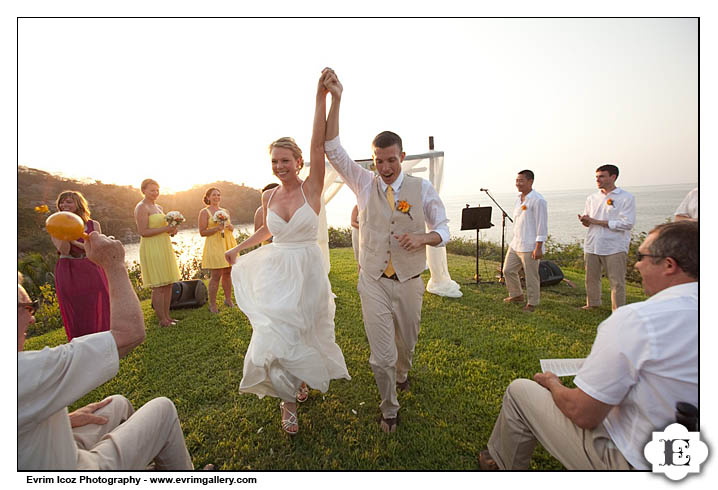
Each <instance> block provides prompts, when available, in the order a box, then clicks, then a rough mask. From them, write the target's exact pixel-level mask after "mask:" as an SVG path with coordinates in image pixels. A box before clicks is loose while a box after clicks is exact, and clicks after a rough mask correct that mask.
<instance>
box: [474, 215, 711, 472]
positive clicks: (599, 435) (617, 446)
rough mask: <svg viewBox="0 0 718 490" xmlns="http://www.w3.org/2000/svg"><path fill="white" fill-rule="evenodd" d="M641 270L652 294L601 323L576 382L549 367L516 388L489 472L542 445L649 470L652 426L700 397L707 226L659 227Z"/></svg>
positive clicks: (588, 465) (487, 462)
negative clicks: (646, 452) (701, 243)
mask: <svg viewBox="0 0 718 490" xmlns="http://www.w3.org/2000/svg"><path fill="white" fill-rule="evenodd" d="M636 268H637V269H638V271H639V272H640V273H641V277H642V278H643V287H644V289H645V291H646V294H648V295H649V296H650V298H649V299H647V300H646V301H642V302H639V303H632V304H630V305H626V306H623V307H621V308H619V309H617V310H616V311H614V312H613V314H612V315H611V316H610V317H609V318H607V319H606V320H605V321H604V322H603V323H601V324H600V325H599V327H598V332H597V335H596V340H595V342H594V344H593V346H592V348H591V353H590V354H589V356H588V357H587V358H586V360H585V361H584V363H583V366H582V367H581V368H580V369H579V371H578V374H577V375H576V378H575V380H574V382H575V384H576V388H567V387H565V386H564V385H563V384H561V381H560V380H559V378H558V377H557V376H556V375H555V374H554V373H552V372H548V371H547V372H545V373H538V374H536V375H534V381H531V380H528V379H517V380H514V381H513V382H512V383H511V384H510V385H509V387H508V388H507V390H506V393H505V394H504V400H503V405H502V407H501V412H500V413H499V417H498V419H497V420H496V424H495V425H494V430H493V432H492V433H491V438H490V439H489V443H488V449H487V450H485V451H482V452H481V454H480V455H479V465H480V467H481V468H482V469H511V470H523V469H527V468H528V467H529V463H530V460H531V455H532V453H533V450H534V447H535V446H536V443H537V442H540V443H541V445H542V446H543V447H544V448H546V450H547V451H548V452H550V453H551V454H552V455H553V456H554V457H555V458H556V459H558V460H559V461H561V463H562V464H563V465H564V466H565V467H566V468H568V469H576V470H622V469H630V468H636V469H640V470H647V469H650V465H649V463H648V462H647V461H646V460H645V458H644V456H643V448H644V447H645V445H646V444H647V443H648V442H649V441H650V440H651V436H652V434H651V433H652V432H653V431H661V430H663V429H665V428H666V427H667V426H668V425H670V424H671V423H673V422H675V409H676V403H677V402H688V403H691V404H693V405H697V403H698V272H699V271H698V223H696V222H688V221H683V222H675V223H666V224H663V225H659V226H657V227H655V228H654V229H653V230H651V232H650V233H649V235H648V237H646V240H645V241H644V242H643V243H642V244H641V246H640V247H639V249H638V254H637V261H636Z"/></svg>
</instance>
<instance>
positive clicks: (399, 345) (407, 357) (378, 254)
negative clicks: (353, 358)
mask: <svg viewBox="0 0 718 490" xmlns="http://www.w3.org/2000/svg"><path fill="white" fill-rule="evenodd" d="M326 70H330V69H329V68H327V69H326ZM330 71H331V70H330ZM325 83H326V85H327V89H328V90H329V91H330V92H331V94H332V105H331V107H330V109H329V115H328V117H327V133H326V138H327V141H326V143H325V145H324V148H325V151H326V154H327V157H328V158H329V162H330V163H331V165H332V166H333V167H334V168H335V169H336V170H337V172H339V175H341V177H342V179H344V182H345V183H346V184H347V186H349V188H350V189H351V190H352V191H353V192H354V193H355V194H356V196H357V207H358V210H359V217H358V218H359V229H360V230H361V233H360V244H359V266H360V271H359V283H358V285H357V290H358V291H359V297H360V298H361V303H362V317H363V319H364V329H365V331H366V334H367V339H368V341H369V347H370V349H371V355H370V356H369V364H370V365H371V368H372V371H373V372H374V379H375V381H376V384H377V388H378V389H379V395H380V396H381V404H380V405H379V409H380V410H381V417H380V420H379V423H380V427H381V430H383V431H384V432H387V433H391V432H394V431H395V430H396V426H397V424H398V420H399V419H398V413H399V401H398V398H397V389H399V390H401V391H404V390H408V389H409V377H408V376H409V370H410V369H411V364H412V358H413V355H414V347H415V345H416V342H417V339H418V337H419V326H420V325H419V324H420V321H421V304H422V298H423V295H424V282H423V281H422V279H421V273H422V272H423V271H424V270H425V269H426V246H427V245H431V246H435V247H436V246H444V245H445V244H446V242H448V241H449V227H448V221H449V220H448V219H447V218H446V210H445V209H444V204H443V203H442V202H441V199H440V198H439V195H438V193H437V192H436V190H435V189H434V187H433V186H432V185H431V183H429V182H428V181H426V180H424V179H420V178H418V177H413V176H410V175H406V174H404V172H403V171H402V169H401V162H402V161H403V160H404V157H405V155H406V154H405V153H404V151H403V149H402V142H401V138H400V137H399V136H398V135H397V134H395V133H392V132H390V131H384V132H382V133H379V134H378V135H377V136H376V137H375V138H374V141H373V142H372V148H373V158H374V164H375V165H376V170H377V174H375V173H374V172H371V171H369V170H367V169H365V168H363V167H361V166H360V165H359V164H357V163H356V162H355V161H353V160H352V159H351V158H350V157H349V155H348V154H347V153H346V151H345V150H344V148H342V146H341V143H340V141H339V105H340V101H341V95H342V91H343V88H342V85H341V83H339V80H338V79H337V77H336V74H334V73H333V72H331V77H329V79H328V82H325ZM425 226H426V227H427V228H428V230H429V231H428V232H426V228H425Z"/></svg>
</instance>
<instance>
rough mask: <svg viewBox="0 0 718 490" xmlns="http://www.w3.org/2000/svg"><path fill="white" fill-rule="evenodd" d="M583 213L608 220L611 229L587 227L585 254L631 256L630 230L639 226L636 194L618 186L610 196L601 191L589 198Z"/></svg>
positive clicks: (584, 245)
mask: <svg viewBox="0 0 718 490" xmlns="http://www.w3.org/2000/svg"><path fill="white" fill-rule="evenodd" d="M609 201H610V204H609ZM583 214H587V215H588V216H589V217H591V218H594V219H597V220H601V221H608V228H606V227H605V226H601V225H590V226H589V227H588V233H586V240H585V241H584V243H583V251H584V252H586V253H589V254H595V255H612V254H616V253H620V252H626V253H628V246H629V244H630V243H631V230H632V229H633V225H634V224H635V223H636V198H635V197H633V194H631V193H630V192H627V191H624V190H623V189H621V188H619V187H616V188H615V189H613V190H612V191H611V192H609V193H608V194H604V193H603V192H601V191H600V190H598V191H596V192H594V193H593V194H591V195H590V196H588V198H587V199H586V206H585V207H584V208H583Z"/></svg>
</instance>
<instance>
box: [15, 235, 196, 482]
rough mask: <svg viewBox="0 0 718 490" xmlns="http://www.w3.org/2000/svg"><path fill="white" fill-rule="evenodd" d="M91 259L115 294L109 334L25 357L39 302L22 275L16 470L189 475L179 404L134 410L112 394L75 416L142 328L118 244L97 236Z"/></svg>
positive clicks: (158, 401)
mask: <svg viewBox="0 0 718 490" xmlns="http://www.w3.org/2000/svg"><path fill="white" fill-rule="evenodd" d="M85 250H86V252H87V258H88V259H90V260H92V261H93V262H95V263H96V264H98V265H99V266H100V267H102V268H103V269H104V271H105V274H106V275H107V282H108V284H109V291H110V311H111V318H110V331H109V332H100V333H96V334H91V335H85V336H83V337H78V338H75V339H73V340H72V342H70V343H69V344H63V345H60V346H58V347H54V348H52V349H50V348H48V347H45V348H44V349H43V350H40V351H27V352H24V351H23V347H24V344H25V334H26V332H27V328H28V326H29V325H30V324H31V323H33V322H34V321H35V317H34V316H33V314H34V313H35V309H36V308H37V302H32V301H30V297H29V296H28V294H27V292H25V290H24V289H23V287H22V286H21V285H20V282H21V276H20V275H18V289H17V294H18V319H17V327H18V329H17V350H18V355H17V366H18V381H17V384H18V403H17V406H18V417H17V435H18V469H20V470H38V471H47V470H142V469H145V468H146V466H147V464H148V463H150V462H151V461H154V463H155V465H156V468H157V469H162V470H187V469H192V460H191V459H190V456H189V453H188V452H187V448H186V447H185V442H184V436H183V434H182V429H181V427H180V425H179V420H178V418H177V411H176V409H175V406H174V404H173V403H172V402H171V401H170V400H168V399H167V398H155V399H154V400H151V401H149V402H148V403H147V404H145V405H144V406H142V407H141V408H140V409H139V410H138V411H137V412H134V410H133V408H132V405H131V404H130V402H129V401H128V400H127V399H126V398H125V397H123V396H120V395H113V396H111V397H108V398H106V399H105V400H102V401H101V402H98V403H91V404H90V405H87V406H85V407H83V408H80V409H79V410H76V411H74V412H72V413H70V414H68V412H67V405H70V404H72V403H74V402H75V401H76V400H77V399H79V398H81V397H82V396H84V395H86V394H87V393H88V392H90V391H92V390H93V389H95V388H96V387H97V386H99V385H101V384H102V383H104V382H106V381H108V380H110V379H112V378H113V377H114V376H115V374H117V371H118V369H119V359H120V357H124V356H126V355H127V354H129V353H130V351H132V349H134V348H135V347H136V346H138V345H140V344H141V343H142V342H143V341H144V338H145V324H144V318H143V315H142V309H141V308H140V303H139V300H138V299H137V296H136V295H135V292H134V290H133V289H132V285H131V283H130V279H129V277H128V276H127V269H126V268H125V261H124V258H125V250H124V248H123V246H122V244H121V243H120V242H119V241H117V240H111V239H109V238H108V237H106V236H104V235H101V234H99V233H97V232H92V233H91V234H90V236H89V238H88V240H87V241H86V242H85Z"/></svg>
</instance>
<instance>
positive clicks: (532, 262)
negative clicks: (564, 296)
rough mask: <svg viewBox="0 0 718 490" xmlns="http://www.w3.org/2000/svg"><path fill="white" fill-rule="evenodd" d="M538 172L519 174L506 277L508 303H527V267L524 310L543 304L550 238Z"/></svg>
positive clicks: (505, 264)
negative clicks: (536, 184) (542, 266)
mask: <svg viewBox="0 0 718 490" xmlns="http://www.w3.org/2000/svg"><path fill="white" fill-rule="evenodd" d="M533 183H534V173H533V172H532V171H531V170H522V171H521V172H519V174H518V176H517V177H516V189H518V191H519V196H518V198H516V203H515V204H514V236H513V239H512V240H511V243H510V244H509V252H508V254H506V260H505V261H504V277H505V279H506V288H507V289H508V290H509V296H508V298H505V299H504V301H505V302H506V303H523V301H524V294H523V291H522V290H521V280H520V279H519V270H521V268H522V267H523V269H524V276H525V277H526V295H527V297H528V301H527V303H526V306H524V308H523V310H524V311H526V312H532V311H534V308H535V307H536V305H538V304H539V299H540V295H541V280H540V278H539V263H540V262H541V257H543V253H544V243H545V242H546V239H547V238H548V208H547V206H546V200H545V199H544V198H543V196H542V195H541V194H539V193H538V192H536V191H535V190H533Z"/></svg>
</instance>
